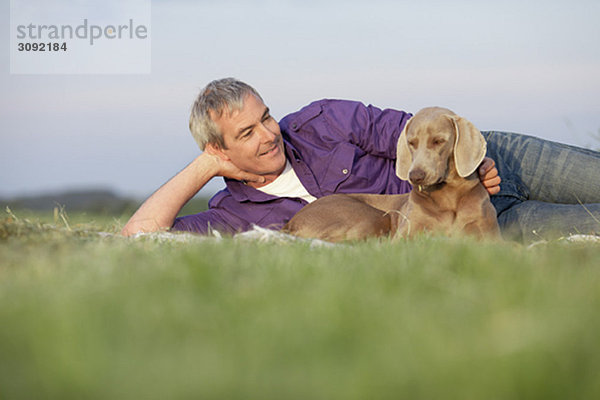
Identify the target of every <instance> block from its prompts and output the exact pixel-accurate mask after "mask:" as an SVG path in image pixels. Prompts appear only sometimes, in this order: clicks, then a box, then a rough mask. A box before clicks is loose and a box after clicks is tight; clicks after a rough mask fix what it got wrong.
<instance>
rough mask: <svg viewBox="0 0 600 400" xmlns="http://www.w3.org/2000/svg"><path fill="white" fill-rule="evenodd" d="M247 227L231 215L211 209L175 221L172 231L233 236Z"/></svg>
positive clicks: (217, 209)
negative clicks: (216, 233) (215, 232)
mask: <svg viewBox="0 0 600 400" xmlns="http://www.w3.org/2000/svg"><path fill="white" fill-rule="evenodd" d="M246 225H247V223H245V222H244V221H242V220H239V221H238V218H236V217H235V216H233V215H232V214H231V213H228V212H227V211H225V210H223V209H219V208H211V209H209V210H207V211H203V212H201V213H198V214H193V215H186V216H184V217H178V218H176V219H175V222H174V223H173V226H172V227H171V230H172V231H187V232H194V233H200V234H204V235H205V234H210V233H211V231H212V230H216V231H218V232H219V233H228V234H234V233H236V232H239V231H242V230H244V227H245V226H246Z"/></svg>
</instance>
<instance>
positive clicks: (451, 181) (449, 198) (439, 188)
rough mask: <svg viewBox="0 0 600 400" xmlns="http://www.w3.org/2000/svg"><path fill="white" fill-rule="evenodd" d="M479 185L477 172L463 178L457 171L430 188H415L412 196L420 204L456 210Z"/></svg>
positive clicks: (453, 171) (451, 172)
mask: <svg viewBox="0 0 600 400" xmlns="http://www.w3.org/2000/svg"><path fill="white" fill-rule="evenodd" d="M479 185H481V183H480V181H479V175H478V174H477V172H473V173H472V174H471V175H469V176H467V177H465V178H461V177H460V176H459V175H458V174H457V173H456V171H455V170H451V171H450V172H449V173H448V175H447V176H446V179H445V180H444V181H442V182H440V183H436V184H434V185H429V186H415V187H414V188H413V190H412V191H411V193H410V195H411V196H413V198H414V199H415V200H417V201H420V202H423V201H425V202H432V203H433V204H434V205H435V206H436V207H438V208H441V209H447V210H456V209H457V208H458V204H459V202H460V200H461V198H463V197H464V196H468V195H469V194H470V193H471V192H472V190H473V189H474V188H476V187H477V186H479ZM442 205H443V206H442Z"/></svg>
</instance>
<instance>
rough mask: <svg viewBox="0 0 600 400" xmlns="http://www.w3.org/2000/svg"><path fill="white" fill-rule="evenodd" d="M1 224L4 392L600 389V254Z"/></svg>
mask: <svg viewBox="0 0 600 400" xmlns="http://www.w3.org/2000/svg"><path fill="white" fill-rule="evenodd" d="M123 222H124V220H122V221H119V220H115V219H112V218H97V219H95V218H93V217H92V216H89V215H84V216H79V217H77V216H72V217H71V219H70V221H69V222H68V228H67V226H66V224H65V223H64V221H62V220H61V218H60V215H59V216H58V218H54V216H44V217H42V216H33V215H28V216H27V218H23V217H19V215H18V214H17V218H14V217H12V216H8V215H6V216H4V217H2V218H0V399H20V398H23V399H35V398H44V399H46V398H60V399H65V398H76V399H83V398H98V399H137V398H146V399H166V398H167V399H175V398H194V399H195V398H202V399H211V398H219V399H387V398H389V399H398V398H406V399H517V398H525V399H537V398H539V399H593V398H600V346H599V345H598V343H599V338H600V246H598V245H593V244H565V243H561V242H554V243H549V244H542V245H538V246H535V247H533V248H527V247H526V246H523V245H519V244H514V243H500V244H493V243H477V242H472V241H468V240H447V239H444V238H439V237H427V236H423V237H420V238H417V239H414V240H410V241H405V242H400V243H396V244H392V243H390V242H388V241H372V242H367V243H357V244H350V245H342V246H335V247H311V246H310V245H309V244H308V243H287V244H281V243H258V242H249V241H241V240H236V239H232V238H225V239H223V240H220V241H217V240H212V239H210V240H206V241H197V242H193V243H178V242H165V241H159V240H154V239H149V238H146V239H136V240H134V239H124V238H120V237H114V236H99V235H98V234H97V233H96V232H99V231H109V232H117V231H118V230H119V228H120V226H121V224H122V223H123Z"/></svg>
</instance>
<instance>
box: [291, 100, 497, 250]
mask: <svg viewBox="0 0 600 400" xmlns="http://www.w3.org/2000/svg"><path fill="white" fill-rule="evenodd" d="M485 153H486V143H485V139H484V137H483V135H482V134H481V132H479V130H478V129H477V128H476V127H475V126H474V125H473V124H472V123H471V122H469V121H468V120H466V119H465V118H462V117H460V116H458V115H456V114H455V113H454V112H452V111H450V110H448V109H446V108H441V107H428V108H424V109H422V110H420V111H419V112H418V113H417V114H415V115H414V116H413V117H412V118H411V119H410V120H409V121H408V122H407V124H406V126H405V127H404V129H403V130H402V132H401V134H400V137H399V139H398V143H397V152H396V175H397V176H398V177H399V178H400V179H402V180H408V181H409V182H410V183H411V185H412V186H413V189H412V190H411V192H410V193H408V194H401V195H378V194H334V195H330V196H325V197H322V198H320V199H317V200H315V201H313V202H312V203H310V204H308V205H307V206H305V207H304V208H302V209H301V210H300V211H299V212H298V213H296V215H294V217H293V218H292V219H291V220H290V221H289V222H288V223H287V224H286V225H285V226H284V227H283V231H284V232H287V233H291V234H293V235H296V236H300V237H307V238H308V237H310V238H319V239H323V240H327V241H331V242H339V241H345V240H363V239H367V238H371V237H380V236H390V237H392V238H393V239H398V238H406V237H411V236H413V235H415V234H417V233H420V232H424V231H426V232H436V233H437V232H439V233H443V234H446V235H448V236H462V235H472V236H475V237H477V238H499V237H500V229H499V227H498V221H497V218H496V211H495V209H494V207H493V205H492V203H491V202H490V198H489V195H488V193H487V191H486V190H485V188H484V187H483V185H482V184H481V182H480V180H479V175H478V174H477V168H478V166H479V165H480V164H481V162H482V161H483V158H484V157H485Z"/></svg>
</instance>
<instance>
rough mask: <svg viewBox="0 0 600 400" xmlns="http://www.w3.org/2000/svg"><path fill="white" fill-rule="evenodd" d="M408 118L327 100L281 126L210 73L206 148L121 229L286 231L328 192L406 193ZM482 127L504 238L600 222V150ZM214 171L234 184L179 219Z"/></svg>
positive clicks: (247, 93)
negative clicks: (402, 143)
mask: <svg viewBox="0 0 600 400" xmlns="http://www.w3.org/2000/svg"><path fill="white" fill-rule="evenodd" d="M410 116H411V115H410V114H408V113H405V112H402V111H398V110H391V109H387V110H380V109H378V108H376V107H373V106H364V105H363V104H361V103H358V102H352V101H344V100H321V101H317V102H314V103H311V104H310V105H308V106H306V107H305V108H303V109H302V110H300V111H298V112H296V113H293V114H290V115H288V116H286V117H284V118H283V119H282V120H281V121H280V122H279V124H278V123H277V121H275V120H274V119H273V117H272V116H271V115H270V113H269V109H268V107H267V106H266V105H265V104H264V102H263V100H262V98H261V97H260V95H259V94H258V92H256V90H254V89H253V88H252V87H250V86H248V85H247V84H245V83H243V82H240V81H237V80H235V79H232V78H227V79H221V80H217V81H213V82H211V83H210V84H209V85H207V87H206V88H205V89H203V90H202V92H201V93H200V95H199V96H198V98H197V100H196V102H195V104H194V107H193V110H192V115H191V117H190V130H191V132H192V135H193V136H194V138H195V140H196V141H197V143H198V145H199V147H200V148H201V149H202V150H204V151H203V153H202V154H200V155H199V156H198V157H197V158H196V159H194V160H193V161H192V162H191V163H190V164H189V165H188V166H187V167H185V168H184V169H183V170H182V171H181V172H179V173H178V174H177V175H175V176H174V177H173V178H172V179H171V180H169V181H168V182H167V183H166V184H165V185H163V186H162V187H161V188H160V189H158V190H157V191H156V192H155V193H154V194H153V195H152V196H150V198H148V199H147V200H146V201H145V202H144V203H143V204H142V206H141V207H140V208H139V209H138V210H137V211H136V213H135V214H134V215H133V216H132V217H131V219H130V220H129V222H128V223H127V224H126V225H125V227H124V228H123V231H122V233H123V234H124V235H131V234H134V233H137V232H151V231H157V230H164V229H169V228H171V229H173V230H188V231H194V232H199V233H205V232H207V231H209V230H210V229H216V230H218V231H221V232H223V231H224V232H236V231H243V230H247V229H250V228H251V227H252V225H253V224H256V225H259V226H264V227H269V228H273V229H279V228H281V227H282V226H283V224H284V223H285V222H286V221H287V220H289V219H290V218H291V217H292V216H293V215H294V214H295V213H296V212H297V211H299V210H300V209H301V208H302V207H303V206H304V205H306V204H307V203H308V202H310V201H312V200H314V199H315V198H318V197H321V196H325V195H329V194H333V193H386V194H398V193H406V192H408V191H409V190H410V186H409V184H408V183H407V182H405V181H401V180H400V179H399V178H397V177H396V175H395V158H396V154H395V149H396V146H395V143H396V141H397V139H398V136H399V135H400V132H401V131H402V128H403V127H404V125H405V124H406V122H407V121H408V119H409V118H410ZM484 136H485V137H486V140H487V141H488V149H489V150H488V156H489V157H491V158H486V160H484V162H483V163H482V165H481V167H480V169H479V174H480V179H481V181H482V183H483V185H484V186H485V187H486V189H487V190H488V192H489V193H490V194H491V195H493V196H492V202H493V204H494V205H495V207H496V209H497V212H498V218H499V223H500V226H501V228H503V230H504V232H505V233H506V234H507V235H510V236H511V237H514V238H516V239H523V238H530V237H531V235H532V234H533V235H540V234H544V233H545V232H546V230H548V232H549V231H550V229H552V230H553V231H558V232H560V233H561V234H562V233H569V232H586V233H587V232H594V231H596V230H598V228H600V223H598V222H597V220H594V217H593V216H592V215H600V204H597V203H600V178H599V177H598V176H597V175H598V174H596V173H594V171H597V168H598V167H600V155H599V154H598V153H596V152H592V151H587V150H584V149H578V148H574V147H569V146H565V145H560V144H557V143H552V142H547V141H543V140H540V139H536V138H532V137H528V136H522V135H516V134H507V133H500V132H487V133H484ZM493 160H496V162H497V163H498V169H497V168H496V166H495V164H494V161H493ZM498 173H500V176H501V177H502V179H503V185H502V188H500V187H499V183H500V177H499V176H498ZM215 176H223V177H224V178H225V181H226V184H227V189H225V190H223V191H221V192H219V193H218V194H217V195H215V196H214V197H213V198H212V199H211V201H210V203H209V210H207V211H205V212H202V213H199V214H196V215H191V216H186V217H182V218H177V219H176V216H177V213H178V212H179V210H180V209H181V207H183V205H184V204H185V203H186V202H187V201H188V200H189V199H190V198H192V197H193V196H194V195H195V194H196V193H197V192H198V191H199V190H200V189H201V188H202V187H203V186H204V185H205V184H206V183H207V182H208V181H209V180H210V179H212V178H213V177H215ZM558 203H567V204H558ZM578 203H589V204H586V206H585V207H582V206H581V205H580V204H578ZM532 232H535V233H532Z"/></svg>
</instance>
